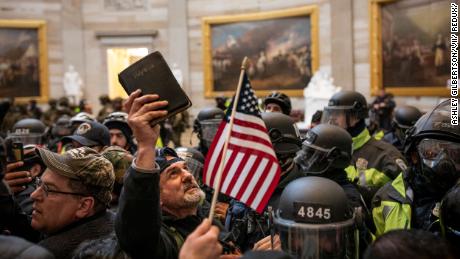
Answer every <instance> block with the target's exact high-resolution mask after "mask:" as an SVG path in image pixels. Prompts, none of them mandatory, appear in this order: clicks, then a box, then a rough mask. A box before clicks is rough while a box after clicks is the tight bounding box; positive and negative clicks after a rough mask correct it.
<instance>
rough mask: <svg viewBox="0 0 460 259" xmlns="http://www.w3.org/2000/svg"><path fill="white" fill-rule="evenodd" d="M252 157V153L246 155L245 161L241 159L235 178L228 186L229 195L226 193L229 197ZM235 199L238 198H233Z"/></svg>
mask: <svg viewBox="0 0 460 259" xmlns="http://www.w3.org/2000/svg"><path fill="white" fill-rule="evenodd" d="M234 152H235V151H234ZM250 156H251V154H250V153H244V157H243V159H241V163H240V164H239V165H238V168H237V169H236V171H235V176H234V177H233V178H232V180H231V181H230V184H229V185H228V188H227V193H226V194H227V195H230V193H231V192H232V190H233V187H235V184H236V181H238V178H239V177H240V175H241V172H242V171H243V168H244V166H245V165H246V163H247V162H248V160H249V157H250ZM233 198H236V197H233Z"/></svg>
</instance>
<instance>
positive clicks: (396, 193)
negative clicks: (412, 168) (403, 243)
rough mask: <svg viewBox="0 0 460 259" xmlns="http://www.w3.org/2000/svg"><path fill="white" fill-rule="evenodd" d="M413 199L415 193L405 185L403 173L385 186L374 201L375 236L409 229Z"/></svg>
mask: <svg viewBox="0 0 460 259" xmlns="http://www.w3.org/2000/svg"><path fill="white" fill-rule="evenodd" d="M413 198H414V197H413V191H412V189H411V188H410V187H409V186H408V185H407V184H406V183H405V181H404V178H403V174H402V173H401V174H399V175H398V177H396V179H394V180H393V181H392V182H390V183H387V184H385V185H384V186H383V187H382V188H381V189H380V190H379V191H378V192H377V193H376V194H375V196H374V198H373V199H372V218H373V220H374V224H375V228H376V231H375V235H376V236H380V235H382V234H384V233H385V232H388V231H390V230H393V229H409V228H410V227H411V219H412V202H413Z"/></svg>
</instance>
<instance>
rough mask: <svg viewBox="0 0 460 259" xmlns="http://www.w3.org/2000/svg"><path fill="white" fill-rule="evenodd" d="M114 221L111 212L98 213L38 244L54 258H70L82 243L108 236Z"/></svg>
mask: <svg viewBox="0 0 460 259" xmlns="http://www.w3.org/2000/svg"><path fill="white" fill-rule="evenodd" d="M114 220H115V216H114V214H113V213H112V212H109V211H104V212H100V213H98V214H95V215H93V216H91V217H88V218H85V219H82V220H80V221H78V222H75V223H73V224H71V225H69V226H67V227H65V228H64V229H62V230H61V231H59V232H58V233H54V234H53V235H49V236H47V237H46V238H45V239H43V240H42V241H40V242H39V243H38V244H39V245H41V246H43V247H45V248H47V249H48V250H49V251H50V252H52V253H53V254H54V256H55V257H56V258H71V257H72V254H73V252H74V250H75V249H76V248H77V247H78V246H79V245H80V244H81V243H83V242H84V241H86V240H91V239H97V238H101V237H104V236H107V235H108V234H110V233H111V232H112V231H113V229H114Z"/></svg>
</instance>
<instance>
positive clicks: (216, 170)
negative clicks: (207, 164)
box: [209, 150, 223, 188]
mask: <svg viewBox="0 0 460 259" xmlns="http://www.w3.org/2000/svg"><path fill="white" fill-rule="evenodd" d="M222 157H223V153H222V150H220V151H219V155H218V157H217V159H216V163H215V164H214V167H213V168H212V171H211V178H210V182H209V183H210V184H211V186H210V187H212V188H214V181H215V180H216V176H217V172H218V171H219V166H220V161H221V160H222V159H223V158H222Z"/></svg>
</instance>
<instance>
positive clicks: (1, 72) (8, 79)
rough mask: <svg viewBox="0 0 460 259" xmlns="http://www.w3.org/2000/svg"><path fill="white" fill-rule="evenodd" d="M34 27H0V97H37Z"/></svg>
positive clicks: (37, 82) (37, 72) (37, 68)
mask: <svg viewBox="0 0 460 259" xmlns="http://www.w3.org/2000/svg"><path fill="white" fill-rule="evenodd" d="M38 42H39V41H38V29H36V28H0V96H2V97H29V96H40V71H39V46H38Z"/></svg>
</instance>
